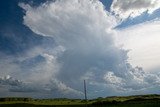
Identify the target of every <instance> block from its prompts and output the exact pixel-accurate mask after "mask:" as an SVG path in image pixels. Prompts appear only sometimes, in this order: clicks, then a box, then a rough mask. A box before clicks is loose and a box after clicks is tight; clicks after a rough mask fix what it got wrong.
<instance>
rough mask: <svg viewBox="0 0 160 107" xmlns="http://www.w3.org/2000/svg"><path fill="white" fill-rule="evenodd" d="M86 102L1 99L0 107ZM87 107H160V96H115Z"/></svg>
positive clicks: (82, 102) (79, 103) (79, 105)
mask: <svg viewBox="0 0 160 107" xmlns="http://www.w3.org/2000/svg"><path fill="white" fill-rule="evenodd" d="M85 105H86V101H85V100H82V99H66V98H63V99H32V98H0V107H22V106H23V107H37V106H42V107H46V106H47V107H48V106H54V107H57V106H66V107H70V106H76V107H84V106H85ZM87 105H88V106H87V107H97V106H101V107H103V106H106V105H107V107H117V106H118V107H157V106H160V95H156V94H152V95H136V96H113V97H106V98H97V99H91V100H88V101H87Z"/></svg>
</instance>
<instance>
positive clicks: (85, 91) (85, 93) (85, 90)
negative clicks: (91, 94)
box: [84, 80, 87, 102]
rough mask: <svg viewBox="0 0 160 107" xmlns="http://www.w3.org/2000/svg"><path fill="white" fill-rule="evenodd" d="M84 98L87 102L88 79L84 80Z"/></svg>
mask: <svg viewBox="0 0 160 107" xmlns="http://www.w3.org/2000/svg"><path fill="white" fill-rule="evenodd" d="M84 95H85V96H84V98H85V101H86V102H87V89H86V81H85V80H84Z"/></svg>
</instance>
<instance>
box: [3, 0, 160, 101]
mask: <svg viewBox="0 0 160 107" xmlns="http://www.w3.org/2000/svg"><path fill="white" fill-rule="evenodd" d="M113 3H114V2H113ZM112 5H113V4H112ZM19 6H21V7H22V8H23V9H24V10H25V15H24V17H23V18H24V25H26V26H27V27H28V28H29V29H31V30H32V31H33V32H34V33H36V34H39V35H41V36H44V37H46V36H47V37H48V36H49V37H51V38H52V39H54V41H55V44H56V45H53V46H49V49H46V48H44V47H41V48H38V49H36V48H34V49H32V50H28V53H26V55H23V56H21V57H18V58H12V59H11V58H9V59H7V58H6V59H5V60H6V62H5V61H3V62H5V65H8V68H3V70H6V71H7V72H6V73H4V74H3V75H6V74H7V75H12V76H15V78H20V80H22V81H24V82H25V83H26V85H25V88H26V87H27V86H28V88H27V89H28V90H29V89H31V90H32V92H34V93H36V92H39V93H41V95H42V94H43V93H44V94H43V96H44V95H47V96H46V97H72V98H73V97H74V98H75V97H82V95H83V93H82V91H83V88H82V87H83V79H86V80H87V84H88V89H89V90H90V92H89V93H88V95H89V97H90V98H93V97H99V96H107V95H115V93H116V94H117V95H118V94H123V92H129V93H131V92H130V91H135V90H136V91H138V90H141V89H146V88H148V87H153V86H155V85H159V83H160V82H159V76H156V75H155V74H149V73H145V72H144V70H143V69H142V68H140V67H136V68H134V67H132V65H131V64H129V63H128V55H127V53H128V51H127V50H124V49H122V48H119V47H117V45H116V44H117V43H116V41H115V32H116V30H114V29H113V28H114V27H115V26H116V25H117V23H116V22H117V20H116V18H115V16H113V15H112V14H111V13H109V12H107V11H106V10H105V9H104V6H103V4H102V3H101V2H100V1H99V0H54V1H49V2H46V3H43V4H41V5H40V6H37V7H36V6H31V5H29V4H24V3H20V4H19ZM45 44H46V45H45V46H47V45H50V44H47V42H45ZM51 47H52V48H51ZM0 66H3V65H2V64H0ZM13 70H14V71H13ZM1 74H2V73H1ZM35 86H36V87H35ZM31 90H30V91H31ZM10 91H14V92H22V91H25V92H27V90H24V86H21V87H18V88H11V90H10ZM39 93H38V94H39ZM97 93H98V94H97ZM22 94H23V93H22ZM36 95H37V94H36Z"/></svg>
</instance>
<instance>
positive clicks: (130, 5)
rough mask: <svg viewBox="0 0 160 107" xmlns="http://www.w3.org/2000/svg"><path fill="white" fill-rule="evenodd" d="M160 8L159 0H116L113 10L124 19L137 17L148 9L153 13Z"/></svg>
mask: <svg viewBox="0 0 160 107" xmlns="http://www.w3.org/2000/svg"><path fill="white" fill-rule="evenodd" d="M158 8H160V1H159V0H114V1H113V3H112V6H111V11H112V12H114V13H115V14H116V15H117V16H119V17H120V18H122V19H125V18H127V17H129V16H131V17H136V16H138V15H141V14H142V13H143V12H145V11H147V12H148V13H152V12H153V11H155V10H156V9H158Z"/></svg>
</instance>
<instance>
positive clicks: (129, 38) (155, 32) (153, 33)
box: [117, 21, 160, 72]
mask: <svg viewBox="0 0 160 107" xmlns="http://www.w3.org/2000/svg"><path fill="white" fill-rule="evenodd" d="M159 27H160V22H159V21H150V22H146V23H142V24H139V25H136V26H133V27H129V28H126V29H123V30H119V31H118V34H119V35H118V38H119V39H117V40H118V42H119V44H123V45H124V48H125V49H130V52H129V53H128V55H129V60H128V61H129V62H130V63H131V64H132V65H133V66H137V65H138V66H141V67H143V69H144V70H145V71H147V72H149V71H151V70H152V69H154V68H158V67H159V66H160V56H159V55H160V51H159V47H160V38H159V34H160V31H159Z"/></svg>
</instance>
